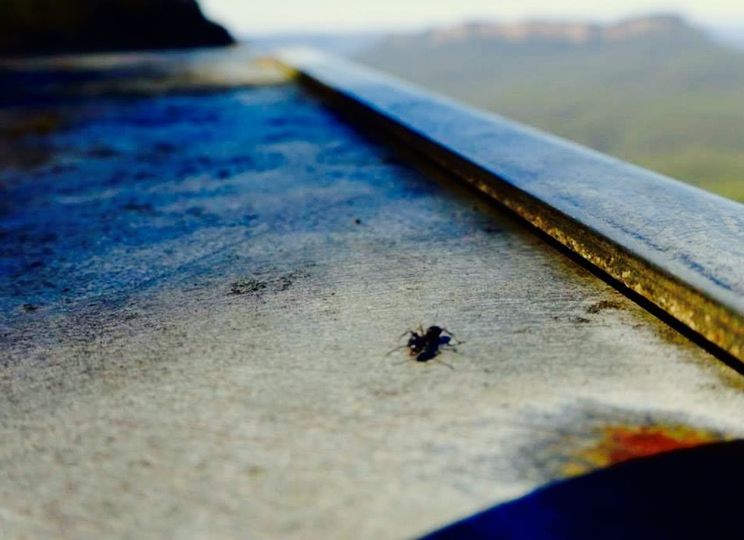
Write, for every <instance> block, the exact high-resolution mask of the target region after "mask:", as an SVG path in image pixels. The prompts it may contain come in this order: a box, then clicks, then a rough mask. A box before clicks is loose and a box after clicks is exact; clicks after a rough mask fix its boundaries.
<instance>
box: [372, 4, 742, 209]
mask: <svg viewBox="0 0 744 540" xmlns="http://www.w3.org/2000/svg"><path fill="white" fill-rule="evenodd" d="M515 36H516V37H515ZM361 59H362V60H363V61H365V62H368V63H370V64H372V65H374V66H376V67H379V68H381V69H384V70H386V71H390V72H392V73H395V74H398V75H400V76H402V77H405V78H407V79H410V80H413V81H414V82H417V83H419V84H423V85H425V86H429V87H431V88H433V89H436V90H438V91H441V92H443V93H446V94H449V95H452V96H454V97H456V98H458V99H461V100H464V101H467V102H470V103H472V104H474V105H477V106H480V107H483V108H486V109H490V110H493V111H495V112H498V113H499V114H502V115H504V116H507V117H510V118H513V119H515V120H519V121H522V122H525V123H527V124H531V125H533V126H536V127H539V128H542V129H544V130H547V131H550V132H552V133H556V134H558V135H561V136H564V137H566V138H569V139H572V140H575V141H578V142H581V143H583V144H586V145H588V146H591V147H593V148H596V149H598V150H601V151H603V152H606V153H608V154H612V155H614V156H617V157H620V158H622V159H625V160H628V161H630V162H634V163H637V164H640V165H642V166H645V167H647V168H650V169H653V170H656V171H659V172H662V173H665V174H668V175H670V176H673V177H675V178H678V179H680V180H684V181H686V182H689V183H692V184H695V185H698V186H700V187H702V188H704V189H708V190H710V191H714V192H716V193H719V194H721V195H724V196H727V197H731V198H734V199H738V200H740V201H744V53H742V52H739V51H735V50H730V49H727V48H724V47H722V46H720V45H717V44H714V43H713V42H712V41H710V40H709V39H708V38H707V37H706V36H705V35H704V34H703V33H701V32H698V31H697V30H695V29H694V28H693V27H691V26H689V25H688V24H686V23H685V22H684V21H682V20H681V19H677V18H673V17H657V18H644V19H636V20H634V21H626V22H624V23H620V24H618V25H614V26H611V27H598V26H596V25H555V24H552V23H532V24H531V25H526V28H523V27H519V28H516V29H515V28H514V26H503V25H502V26H498V25H496V26H494V25H487V24H471V25H464V26H461V27H457V28H453V29H444V30H436V31H431V32H427V33H424V34H420V35H415V36H397V37H391V38H388V39H386V40H385V41H383V42H382V43H381V44H379V45H378V46H376V47H375V48H374V49H372V50H369V51H366V52H365V53H364V55H363V57H362V58H361Z"/></svg>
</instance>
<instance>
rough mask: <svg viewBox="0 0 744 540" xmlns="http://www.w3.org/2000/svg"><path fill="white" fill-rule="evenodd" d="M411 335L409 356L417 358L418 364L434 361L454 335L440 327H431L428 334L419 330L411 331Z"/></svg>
mask: <svg viewBox="0 0 744 540" xmlns="http://www.w3.org/2000/svg"><path fill="white" fill-rule="evenodd" d="M407 333H408V334H410V337H409V338H408V343H407V344H406V347H407V348H408V354H410V355H411V356H415V357H416V361H417V362H428V361H429V360H432V359H434V358H435V357H436V356H437V355H438V354H439V352H440V348H441V347H444V346H445V345H449V344H450V342H451V341H452V334H451V333H450V332H449V331H448V330H447V329H446V328H441V327H439V326H430V327H429V328H427V330H426V332H424V331H423V329H419V331H418V332H416V331H414V330H409V331H408V332H407Z"/></svg>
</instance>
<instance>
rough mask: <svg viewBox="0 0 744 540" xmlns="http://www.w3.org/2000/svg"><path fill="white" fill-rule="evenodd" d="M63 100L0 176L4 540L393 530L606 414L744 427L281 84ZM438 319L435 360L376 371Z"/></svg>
mask: <svg viewBox="0 0 744 540" xmlns="http://www.w3.org/2000/svg"><path fill="white" fill-rule="evenodd" d="M61 111H62V114H63V115H64V122H62V123H61V124H60V127H59V128H58V129H57V130H52V132H51V133H49V134H35V135H34V134H32V135H27V136H26V137H25V138H24V139H23V141H22V143H23V144H24V145H31V146H32V147H44V148H47V149H48V150H49V154H48V155H47V156H46V158H45V159H44V160H43V161H42V162H41V163H36V162H33V163H31V164H26V165H25V168H19V167H18V166H17V165H16V166H14V168H6V169H5V170H3V172H2V173H0V182H2V188H1V189H2V190H3V192H2V200H3V207H2V210H1V212H2V213H1V214H0V229H1V230H2V233H1V236H0V255H2V266H1V267H0V295H1V296H0V312H1V313H2V319H1V321H2V322H1V323H0V324H2V327H1V330H0V351H2V352H1V353H0V354H1V355H2V362H1V365H2V367H1V368H0V530H1V531H2V536H3V538H29V537H36V538H38V537H55V538H75V539H85V538H91V539H93V538H101V537H106V538H137V539H142V538H164V537H167V538H182V539H190V538H246V537H250V538H350V537H354V538H370V539H371V538H403V537H410V536H412V535H415V534H419V533H422V532H424V531H426V530H429V529H432V528H434V527H436V526H439V525H441V524H444V523H446V522H448V521H450V520H453V519H455V518H457V517H460V516H464V515H467V514H470V513H472V512H474V511H476V510H478V509H480V508H483V507H485V506H488V505H491V504H493V503H496V502H498V501H500V500H505V499H508V498H511V497H514V496H518V495H520V494H522V493H525V492H527V491H529V490H530V489H532V488H534V487H536V486H538V485H541V484H542V483H543V482H545V481H547V480H549V479H551V478H554V477H556V476H560V474H562V473H561V472H560V471H561V470H562V468H561V467H560V466H557V465H555V463H556V460H558V461H560V460H566V459H569V458H568V457H567V456H570V454H571V453H572V452H576V454H577V455H581V452H582V451H584V450H586V449H587V448H592V447H594V446H595V445H596V444H597V443H596V441H595V440H593V437H595V435H594V431H595V430H596V429H597V428H598V427H599V426H601V425H602V424H603V423H608V424H612V425H617V424H618V423H623V422H625V423H628V424H633V425H636V424H653V425H655V424H663V423H665V422H673V423H674V424H675V425H678V424H683V425H689V426H691V427H698V428H701V429H707V430H709V431H710V432H713V433H717V434H719V436H720V437H722V438H726V437H732V436H736V435H741V434H744V418H742V415H741V411H742V410H744V394H743V393H742V389H744V385H743V384H742V382H741V378H740V376H739V375H737V374H736V373H734V372H733V371H731V370H729V369H728V368H726V367H725V366H723V365H722V364H720V363H719V362H718V361H716V359H714V358H712V357H710V356H709V355H708V354H706V353H705V352H703V351H702V350H701V349H699V348H698V347H696V346H694V345H693V344H691V343H689V342H688V341H687V340H685V339H684V338H682V337H680V336H679V335H678V334H676V333H675V332H674V331H672V330H671V329H669V328H668V327H666V326H664V325H663V324H661V323H660V322H658V321H657V320H656V319H654V318H653V317H651V316H650V315H648V314H647V313H646V312H644V311H643V310H642V309H640V308H639V307H638V306H636V305H635V304H633V303H631V302H630V301H628V300H627V299H626V298H624V297H623V296H621V295H620V294H618V293H617V292H615V291H614V290H612V289H611V288H610V287H609V286H607V285H605V284H604V283H602V282H600V281H599V280H597V279H596V278H595V277H594V276H592V275H590V274H589V273H587V272H586V271H585V270H583V269H581V268H579V267H577V266H576V265H575V264H574V263H572V262H570V261H569V260H568V259H566V258H565V257H564V256H563V255H562V254H560V253H557V252H555V251H553V250H552V249H551V248H549V247H547V246H545V245H544V244H543V243H541V241H539V240H538V239H536V238H534V237H532V236H531V235H530V234H529V233H527V232H526V231H524V230H523V229H521V228H520V227H519V226H517V225H515V224H513V223H512V222H511V221H509V220H508V219H506V218H504V217H503V216H501V215H499V214H498V213H497V212H496V211H494V210H493V209H491V208H489V207H488V205H487V203H485V202H484V201H483V200H482V199H479V198H477V197H474V196H473V195H472V194H471V193H469V192H463V191H461V190H460V189H459V188H457V187H456V186H454V185H450V184H449V183H447V182H444V183H441V182H435V181H433V180H431V179H428V178H426V177H425V176H423V175H422V174H421V173H419V172H417V171H415V170H412V169H410V168H408V167H406V166H405V165H403V164H402V163H401V162H400V160H399V158H397V157H395V156H393V155H391V154H390V153H389V152H388V151H387V150H384V149H382V148H380V147H378V146H376V145H374V144H372V143H370V142H369V141H366V140H364V139H362V138H360V136H359V135H357V134H355V133H354V132H353V131H352V130H351V129H350V128H348V127H345V126H344V125H342V124H341V123H340V122H339V121H338V120H337V119H336V118H335V117H333V116H331V115H330V114H329V113H328V112H327V111H325V110H323V109H322V108H320V107H319V106H318V105H317V104H316V103H315V102H313V101H310V100H309V99H308V98H306V97H304V96H303V95H301V94H300V93H299V91H298V90H296V89H294V88H292V87H276V88H261V89H250V90H236V91H232V92H225V93H218V94H209V95H201V96H198V97H197V96H193V95H182V96H163V97H158V98H139V99H130V100H115V99H100V100H97V101H96V102H75V103H74V104H72V105H70V104H67V105H66V106H65V107H64V108H63V109H62V110H61ZM17 112H18V111H15V113H17ZM5 113H7V114H14V111H9V110H6V111H5ZM357 220H359V221H358V222H357ZM434 322H437V323H440V324H444V325H446V326H447V327H448V328H449V329H450V330H451V331H452V332H454V333H455V334H456V335H457V337H458V338H459V339H461V340H462V341H464V342H465V343H464V344H462V345H460V346H459V347H458V349H459V352H458V353H454V352H447V353H445V354H444V355H443V356H442V360H444V361H446V362H448V363H450V364H451V365H452V366H453V367H454V369H453V370H450V369H448V368H447V367H446V366H443V365H441V364H439V363H436V362H430V363H428V364H418V363H415V362H412V361H411V360H409V359H408V357H407V356H406V354H405V353H404V352H403V351H400V352H397V353H394V354H392V355H389V356H386V353H387V352H388V351H390V350H391V349H392V348H393V347H395V346H396V344H397V342H396V338H397V336H398V335H400V334H401V333H402V332H403V331H404V330H406V329H407V328H410V327H413V326H416V325H418V324H419V323H424V324H429V323H434ZM565 433H569V434H572V436H571V437H570V438H562V437H561V434H565ZM556 441H565V442H562V443H560V444H558V447H557V446H556V444H557V443H556ZM551 456H556V457H554V458H553V457H551Z"/></svg>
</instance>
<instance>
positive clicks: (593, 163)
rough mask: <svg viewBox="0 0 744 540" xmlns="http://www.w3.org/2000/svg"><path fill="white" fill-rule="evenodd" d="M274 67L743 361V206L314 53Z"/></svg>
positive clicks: (294, 55) (289, 57)
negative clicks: (284, 69) (288, 71)
mask: <svg viewBox="0 0 744 540" xmlns="http://www.w3.org/2000/svg"><path fill="white" fill-rule="evenodd" d="M277 58H278V60H279V61H280V62H281V63H282V64H283V65H284V66H285V67H287V68H289V69H291V70H292V71H294V72H295V74H296V75H297V76H298V77H299V79H300V81H301V82H303V83H305V84H307V85H309V86H311V87H312V88H313V89H314V90H315V91H317V92H319V93H321V94H322V96H323V97H324V98H325V99H327V100H328V101H329V102H330V103H331V104H333V105H336V106H339V107H341V108H344V109H346V110H347V111H349V112H350V113H352V114H353V119H355V120H358V121H360V122H365V123H368V124H369V123H372V124H374V125H375V126H376V128H378V129H382V130H383V131H384V132H385V133H386V134H387V135H390V136H392V137H394V139H395V140H396V141H397V142H398V143H403V144H405V145H406V146H408V147H411V148H413V149H415V150H416V151H419V152H421V153H424V154H425V155H426V157H427V158H429V159H431V160H433V161H434V162H436V163H438V164H439V165H441V166H443V167H445V168H446V169H447V170H448V171H449V172H450V173H452V174H453V175H455V176H457V177H459V178H461V179H463V180H465V181H467V182H469V183H470V184H472V185H473V186H475V187H476V188H477V189H479V190H480V191H482V192H484V193H486V194H487V195H489V196H490V197H492V198H493V199H495V200H496V201H498V202H499V203H501V204H502V205H504V206H506V207H507V208H509V209H510V210H511V211H513V212H514V213H516V214H517V215H518V216H520V217H521V218H523V219H524V220H526V221H527V222H529V223H530V224H532V225H533V226H535V227H536V228H537V229H539V230H540V231H542V232H543V233H545V234H547V235H548V236H550V237H551V238H553V239H554V240H556V241H557V242H559V243H560V244H562V245H563V246H565V247H566V248H568V249H569V250H570V251H572V252H573V253H575V254H576V255H578V256H579V257H581V258H582V259H583V260H585V261H586V262H588V263H589V264H590V265H592V266H593V267H594V268H595V269H598V270H599V271H601V272H602V273H604V274H606V275H607V276H609V277H610V278H612V279H613V280H616V281H617V282H619V283H620V284H621V285H622V286H624V287H627V289H629V290H630V291H632V292H633V293H635V294H637V295H640V297H642V298H643V299H645V300H646V301H648V302H650V303H651V304H653V305H654V306H656V307H657V308H659V309H660V310H662V312H663V313H664V314H667V315H668V316H670V317H671V318H673V319H674V320H676V321H678V322H679V323H681V324H682V325H684V327H685V328H686V329H688V330H690V331H691V332H692V333H694V334H695V335H697V336H700V337H702V338H703V339H704V340H705V341H707V343H708V344H712V345H713V347H712V348H713V349H716V350H718V351H719V352H721V353H722V354H723V355H725V356H728V355H730V356H732V357H733V358H734V359H736V360H738V361H739V362H744V206H742V205H741V204H738V203H736V202H733V201H730V200H728V199H724V198H722V197H719V196H716V195H713V194H710V193H708V192H705V191H702V190H700V189H697V188H695V187H692V186H689V185H685V184H683V183H681V182H678V181H676V180H673V179H671V178H667V177H664V176H661V175H659V174H656V173H653V172H650V171H647V170H644V169H641V168H639V167H636V166H633V165H631V164H628V163H625V162H623V161H620V160H618V159H614V158H612V157H609V156H606V155H603V154H600V153H598V152H595V151H593V150H590V149H587V148H585V147H582V146H579V145H577V144H574V143H571V142H569V141H566V140H563V139H560V138H558V137H555V136H552V135H549V134H546V133H543V132H541V131H538V130H536V129H533V128H530V127H527V126H524V125H521V124H518V123H515V122H512V121H509V120H506V119H504V118H502V117H499V116H497V115H494V114H489V113H485V112H482V111H479V110H476V109H473V108H470V107H467V106H464V105H461V104H459V103H457V102H454V101H452V100H449V99H446V98H443V97H440V96H437V95H433V94H431V93H429V92H427V91H424V90H422V89H420V88H417V87H415V86H413V85H410V84H407V83H404V82H402V81H400V80H398V79H395V78H393V77H391V76H387V75H384V74H382V73H379V72H377V71H374V70H372V69H369V68H365V67H362V66H359V65H356V64H354V63H351V62H348V61H344V60H341V59H338V58H334V57H330V56H327V55H324V54H321V53H318V52H316V51H311V50H306V49H303V50H291V51H284V52H282V53H280V54H278V55H277Z"/></svg>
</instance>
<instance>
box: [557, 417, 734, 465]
mask: <svg viewBox="0 0 744 540" xmlns="http://www.w3.org/2000/svg"><path fill="white" fill-rule="evenodd" d="M720 440H722V437H721V436H720V435H719V434H717V433H714V432H711V431H705V430H700V429H693V428H690V427H686V426H664V425H657V426H654V425H651V426H622V425H620V426H606V427H604V428H602V429H601V430H600V437H599V440H598V441H597V442H596V444H594V445H592V446H591V447H589V448H586V449H584V450H581V451H579V452H577V453H576V454H575V455H574V456H573V457H572V458H571V459H569V460H568V462H567V463H566V464H565V467H564V471H563V472H564V474H566V475H568V476H575V475H578V474H584V473H586V472H589V471H590V470H593V469H599V468H602V467H608V466H610V465H614V464H616V463H622V462H623V461H628V460H629V459H634V458H640V457H648V456H653V455H655V454H660V453H662V452H669V451H672V450H680V449H682V448H692V447H695V446H699V445H701V444H707V443H712V442H716V441H720Z"/></svg>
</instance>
